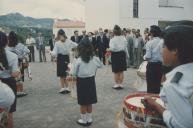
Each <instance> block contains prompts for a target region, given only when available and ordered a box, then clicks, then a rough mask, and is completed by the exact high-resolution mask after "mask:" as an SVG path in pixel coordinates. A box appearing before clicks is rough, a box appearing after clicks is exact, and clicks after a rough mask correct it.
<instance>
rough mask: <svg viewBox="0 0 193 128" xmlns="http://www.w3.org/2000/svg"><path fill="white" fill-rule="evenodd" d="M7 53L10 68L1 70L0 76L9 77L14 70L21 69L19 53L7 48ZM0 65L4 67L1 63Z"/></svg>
mask: <svg viewBox="0 0 193 128" xmlns="http://www.w3.org/2000/svg"><path fill="white" fill-rule="evenodd" d="M5 53H6V56H7V61H8V70H6V69H4V70H0V78H9V77H11V73H12V72H15V71H19V67H18V57H17V55H16V54H14V53H12V52H10V51H8V50H5ZM0 66H1V67H2V64H1V63H0Z"/></svg>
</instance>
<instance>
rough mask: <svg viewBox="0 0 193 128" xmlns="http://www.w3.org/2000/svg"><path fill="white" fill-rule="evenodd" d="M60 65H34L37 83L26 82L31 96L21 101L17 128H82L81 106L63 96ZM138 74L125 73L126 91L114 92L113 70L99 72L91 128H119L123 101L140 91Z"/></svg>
mask: <svg viewBox="0 0 193 128" xmlns="http://www.w3.org/2000/svg"><path fill="white" fill-rule="evenodd" d="M55 66H56V65H55V64H53V63H51V62H46V63H39V62H36V63H32V64H31V69H32V76H33V80H32V81H30V80H28V79H26V81H25V86H24V89H25V90H26V92H27V93H28V94H29V95H28V96H26V97H22V98H19V99H18V101H17V112H15V113H14V123H15V128H81V126H79V125H77V124H76V121H77V119H78V118H79V105H78V104H77V101H76V99H73V98H72V97H71V96H70V95H62V94H59V93H58V91H59V79H58V78H57V77H56V69H55V68H56V67H55ZM136 78H137V77H136V70H135V69H128V70H127V71H126V72H125V79H124V85H125V88H124V89H123V90H119V91H117V90H114V89H112V86H113V84H114V81H113V74H112V72H111V67H110V66H105V67H104V68H102V69H99V70H98V72H97V76H96V85H97V95H98V103H97V104H95V105H93V119H94V123H93V125H92V126H90V127H89V128H116V114H117V113H118V112H120V111H121V104H122V101H123V98H124V97H125V96H126V95H128V94H129V93H132V92H134V91H136V89H135V88H134V87H133V86H132V85H133V84H134V82H135V80H136Z"/></svg>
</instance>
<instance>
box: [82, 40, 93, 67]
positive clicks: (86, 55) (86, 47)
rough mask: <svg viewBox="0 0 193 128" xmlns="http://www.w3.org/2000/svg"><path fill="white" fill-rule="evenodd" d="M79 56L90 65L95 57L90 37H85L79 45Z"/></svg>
mask: <svg viewBox="0 0 193 128" xmlns="http://www.w3.org/2000/svg"><path fill="white" fill-rule="evenodd" d="M78 56H79V57H80V58H81V59H82V60H83V61H84V62H85V63H88V62H89V61H90V60H91V59H92V58H93V56H94V52H93V46H92V43H91V42H90V41H89V39H88V37H85V38H84V39H83V40H81V41H80V43H79V45H78Z"/></svg>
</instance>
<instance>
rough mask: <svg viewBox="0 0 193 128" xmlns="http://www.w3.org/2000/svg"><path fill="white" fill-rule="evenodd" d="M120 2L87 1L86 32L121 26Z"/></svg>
mask: <svg viewBox="0 0 193 128" xmlns="http://www.w3.org/2000/svg"><path fill="white" fill-rule="evenodd" d="M118 17H119V0H86V1H85V21H86V30H88V31H93V30H96V29H98V28H99V27H102V28H112V27H113V26H114V25H115V24H119V19H118Z"/></svg>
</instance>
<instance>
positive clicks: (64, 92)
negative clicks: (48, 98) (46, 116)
mask: <svg viewBox="0 0 193 128" xmlns="http://www.w3.org/2000/svg"><path fill="white" fill-rule="evenodd" d="M59 93H60V94H67V91H66V90H64V91H62V92H59Z"/></svg>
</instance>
